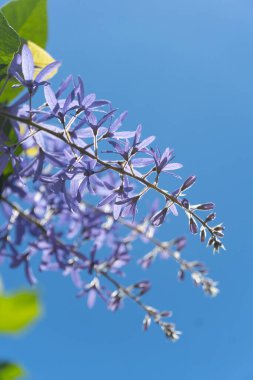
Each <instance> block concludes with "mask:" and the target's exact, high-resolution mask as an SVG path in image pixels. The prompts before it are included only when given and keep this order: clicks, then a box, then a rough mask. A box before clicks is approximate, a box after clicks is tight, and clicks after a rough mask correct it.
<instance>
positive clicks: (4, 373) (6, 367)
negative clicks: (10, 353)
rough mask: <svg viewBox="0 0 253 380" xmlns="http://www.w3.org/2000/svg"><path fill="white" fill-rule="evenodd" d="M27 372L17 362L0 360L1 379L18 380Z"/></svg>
mask: <svg viewBox="0 0 253 380" xmlns="http://www.w3.org/2000/svg"><path fill="white" fill-rule="evenodd" d="M24 375H25V372H24V370H23V368H21V367H19V366H18V365H17V364H14V363H9V362H0V380H16V379H19V378H20V377H23V376H24Z"/></svg>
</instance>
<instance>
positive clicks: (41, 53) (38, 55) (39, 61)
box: [27, 41, 58, 80]
mask: <svg viewBox="0 0 253 380" xmlns="http://www.w3.org/2000/svg"><path fill="white" fill-rule="evenodd" d="M27 45H28V47H29V49H30V50H31V52H32V55H33V60H34V66H35V70H34V78H35V77H36V76H37V75H38V74H39V72H40V71H41V70H42V69H43V68H44V67H45V66H47V65H49V63H52V62H54V61H55V59H54V58H53V57H52V56H51V55H50V54H49V53H48V52H47V51H46V50H44V49H42V48H41V47H40V46H38V45H36V44H35V43H34V42H32V41H27ZM57 71H58V70H57V69H56V70H54V71H52V72H51V74H50V75H49V76H48V77H47V78H45V79H46V80H48V79H50V78H52V77H53V76H54V75H55V74H56V73H57Z"/></svg>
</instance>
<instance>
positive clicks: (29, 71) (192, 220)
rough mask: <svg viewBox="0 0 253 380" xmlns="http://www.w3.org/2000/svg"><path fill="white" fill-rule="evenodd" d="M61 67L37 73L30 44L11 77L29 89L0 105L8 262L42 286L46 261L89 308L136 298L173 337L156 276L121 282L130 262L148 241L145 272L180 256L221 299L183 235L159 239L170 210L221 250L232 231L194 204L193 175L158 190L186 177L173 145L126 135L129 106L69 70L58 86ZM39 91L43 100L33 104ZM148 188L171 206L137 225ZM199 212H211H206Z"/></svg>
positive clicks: (1, 249)
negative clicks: (91, 88) (155, 303)
mask: <svg viewBox="0 0 253 380" xmlns="http://www.w3.org/2000/svg"><path fill="white" fill-rule="evenodd" d="M58 67H59V63H58V62H53V63H51V64H49V65H48V66H46V67H45V68H44V69H42V70H41V71H40V72H39V74H38V75H37V76H36V77H35V79H34V61H33V56H32V54H31V51H30V50H29V48H28V46H27V45H23V48H22V52H21V54H17V55H16V56H15V57H14V59H13V62H12V64H11V65H10V67H9V78H15V79H16V81H17V84H16V85H15V86H22V87H24V89H25V90H26V92H25V94H24V95H23V96H21V97H20V98H19V99H18V100H17V101H16V102H15V103H13V104H11V105H8V106H5V105H1V106H0V117H1V120H2V123H1V128H0V175H1V177H0V186H1V188H0V201H1V202H0V207H1V211H2V213H3V215H4V223H3V226H2V227H1V229H0V258H1V260H2V261H3V260H5V259H8V260H9V261H10V267H11V268H17V267H23V268H24V271H25V274H26V277H27V279H28V281H29V283H30V284H35V283H36V281H37V280H36V277H35V275H34V271H33V269H32V266H33V265H32V264H33V258H34V257H35V256H38V257H40V264H39V270H40V271H61V272H62V273H63V274H64V275H65V276H69V277H70V278H71V279H72V281H73V283H74V284H75V286H76V287H77V288H78V296H79V297H84V296H85V297H87V304H88V306H89V307H92V306H93V305H94V303H95V300H96V298H97V297H99V298H101V299H102V300H103V301H104V302H105V303H106V305H107V307H108V308H109V309H110V310H112V311H114V310H117V309H118V308H119V307H121V306H122V304H123V302H124V300H125V299H126V298H130V299H132V300H133V301H134V302H135V303H136V304H137V305H139V306H140V307H141V308H142V309H143V311H144V314H145V315H144V320H143V328H144V329H145V330H147V328H148V327H149V325H150V323H151V321H153V322H155V323H157V324H158V325H159V326H160V327H161V329H162V331H163V332H164V333H165V335H166V336H167V337H168V338H170V339H171V340H173V341H175V340H177V339H178V338H179V335H180V332H179V331H177V330H176V328H175V326H174V324H172V323H170V322H168V321H167V319H166V318H168V317H170V316H171V313H170V312H168V311H159V310H157V309H155V308H153V307H151V306H149V305H146V304H145V303H144V302H143V298H142V297H143V295H144V294H146V293H147V292H148V291H149V289H150V282H149V281H146V280H143V281H137V282H136V283H134V284H131V285H129V286H127V287H125V286H122V285H121V284H120V282H119V281H118V280H117V279H118V278H121V277H122V276H123V275H124V274H125V271H126V268H127V265H128V263H129V262H130V260H131V259H132V255H131V250H132V248H133V244H134V242H135V241H136V240H137V239H141V240H142V241H143V243H144V244H146V243H150V244H152V245H153V247H154V248H153V249H152V250H151V251H150V252H148V253H146V254H145V255H144V256H143V257H140V258H139V259H138V264H139V265H140V266H141V267H142V268H144V269H146V268H148V267H149V266H150V265H151V264H152V263H153V262H154V261H155V259H156V258H157V257H159V256H160V257H161V258H162V259H173V260H175V261H176V262H177V264H178V278H179V279H181V280H182V279H183V278H184V276H185V273H186V272H189V273H190V275H191V277H192V279H193V281H194V283H195V284H196V285H199V286H201V287H202V288H203V290H204V291H205V292H206V293H207V294H209V295H212V296H214V295H216V294H217V292H218V288H217V283H216V282H214V281H213V280H211V279H210V278H208V277H207V270H206V268H205V267H204V265H203V264H202V263H200V262H198V261H186V260H185V259H183V258H182V249H183V248H184V246H185V243H186V241H185V238H179V239H172V240H170V241H166V242H161V241H159V240H158V239H157V238H156V237H155V234H156V232H157V228H158V227H159V226H161V225H162V224H163V223H164V222H165V220H166V216H167V214H168V213H171V214H173V215H175V216H177V215H178V211H179V210H182V211H183V213H184V214H185V215H186V217H187V219H188V224H189V229H190V231H191V232H192V233H193V234H197V233H198V232H199V234H200V240H201V242H205V241H206V239H207V245H208V246H210V247H212V248H213V250H214V252H218V251H219V249H220V248H224V247H223V245H222V242H221V238H222V237H223V230H224V227H223V225H222V224H218V225H214V226H211V225H210V222H213V220H214V219H215V217H216V215H215V213H214V212H213V208H214V204H213V203H210V202H208V203H202V204H194V205H193V204H191V203H190V201H189V200H188V198H186V191H188V190H189V189H190V187H191V186H192V185H193V184H194V183H195V181H196V177H195V176H190V177H189V178H187V179H186V180H185V181H182V184H181V185H180V186H179V187H177V188H176V189H175V190H174V191H173V192H168V191H167V190H164V189H162V188H161V187H160V186H159V181H160V178H161V176H162V175H163V174H169V175H171V176H176V177H178V178H179V179H180V177H179V176H178V175H176V174H175V173H174V172H175V171H177V170H178V169H180V168H181V167H182V165H181V164H179V163H176V162H174V153H173V150H171V149H169V148H167V149H165V151H164V152H161V151H160V150H159V149H158V148H154V147H152V146H151V144H152V143H153V142H154V140H155V137H154V136H150V137H148V138H144V139H143V138H142V126H141V125H138V127H137V128H136V130H135V131H121V129H120V128H121V127H122V124H123V122H124V120H125V118H126V115H127V113H126V112H123V113H122V114H120V115H117V110H116V109H115V108H113V107H112V104H111V102H109V101H108V100H104V99H102V100H101V99H96V95H95V94H94V93H91V94H89V93H88V94H87V93H86V92H85V88H84V83H83V81H82V79H81V78H80V77H78V78H77V80H74V78H73V77H72V76H71V75H70V76H68V77H67V78H66V79H65V80H64V81H63V82H62V83H61V85H60V86H59V88H58V89H57V90H56V91H54V90H53V89H52V87H51V84H50V83H49V81H48V79H47V78H48V76H49V75H50V74H51V73H52V72H53V71H54V70H56V69H57V68H58ZM39 88H42V89H43V94H44V102H43V103H42V104H40V105H39V106H36V107H35V106H34V104H35V102H36V101H37V98H36V96H35V95H36V94H37V92H38V90H39ZM64 94H65V95H64ZM10 128H11V129H10ZM13 131H14V132H15V139H14V140H13ZM10 136H12V138H10ZM148 192H153V193H155V194H157V195H159V196H160V197H161V198H162V201H163V206H162V207H161V208H158V206H157V203H156V202H154V204H153V206H152V207H151V208H150V210H148V212H147V215H145V216H144V217H143V218H141V220H139V221H138V222H137V221H136V219H137V208H138V207H141V203H142V201H143V198H144V197H145V195H146V194H147V193H148ZM201 212H207V215H206V216H205V217H204V218H202V217H201ZM129 218H130V219H129ZM207 235H208V237H207Z"/></svg>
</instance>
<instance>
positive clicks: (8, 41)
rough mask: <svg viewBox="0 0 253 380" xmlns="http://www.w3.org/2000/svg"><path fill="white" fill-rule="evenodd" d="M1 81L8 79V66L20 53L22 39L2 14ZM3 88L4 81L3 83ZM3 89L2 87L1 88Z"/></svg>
mask: <svg viewBox="0 0 253 380" xmlns="http://www.w3.org/2000/svg"><path fill="white" fill-rule="evenodd" d="M0 36H1V37H0V80H1V79H3V78H4V77H6V74H7V70H8V66H9V65H10V63H11V61H12V58H13V57H14V55H15V53H16V52H17V51H18V49H19V46H20V39H19V36H18V35H17V33H16V32H15V30H14V29H13V28H12V27H11V26H10V25H9V24H8V22H7V20H6V18H5V17H4V15H3V14H2V13H1V12H0ZM1 86H3V81H2V83H1ZM0 88H1V87H0Z"/></svg>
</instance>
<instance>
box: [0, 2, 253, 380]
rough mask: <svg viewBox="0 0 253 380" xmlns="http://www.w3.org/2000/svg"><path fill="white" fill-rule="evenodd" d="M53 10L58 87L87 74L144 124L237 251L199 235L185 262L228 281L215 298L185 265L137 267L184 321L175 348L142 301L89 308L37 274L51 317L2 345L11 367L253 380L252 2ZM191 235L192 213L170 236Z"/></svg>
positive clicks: (10, 276) (160, 302)
mask: <svg viewBox="0 0 253 380" xmlns="http://www.w3.org/2000/svg"><path fill="white" fill-rule="evenodd" d="M0 3H3V2H0ZM48 8H49V9H48V11H49V18H50V25H49V43H48V51H49V52H50V53H51V54H52V55H53V56H54V57H56V58H57V59H60V60H62V61H63V66H62V68H61V70H60V73H59V75H58V79H57V80H59V79H61V78H64V77H65V76H66V75H67V74H69V73H70V72H71V73H73V74H74V75H78V74H80V75H81V76H82V77H83V78H84V79H85V83H86V87H87V89H88V91H95V92H96V93H97V94H98V96H99V97H103V98H107V99H111V100H112V102H113V104H114V106H116V107H118V108H119V109H120V110H122V111H123V110H125V109H127V110H128V111H129V117H128V119H127V121H126V123H125V126H126V128H127V129H130V128H131V129H133V128H135V127H136V125H137V124H138V123H139V122H142V124H143V126H144V131H145V132H144V134H145V135H146V136H147V135H150V134H156V136H157V143H158V144H159V145H160V147H161V148H165V147H166V146H167V145H168V146H170V147H174V148H175V150H176V155H177V161H179V162H182V163H183V164H184V169H183V170H182V174H183V176H184V177H187V176H188V175H190V174H196V175H197V176H198V182H197V184H196V185H195V187H194V188H193V189H192V190H191V193H190V194H191V199H192V200H194V201H196V202H199V201H215V203H216V205H217V212H218V215H219V220H220V221H224V223H225V225H226V227H227V230H226V240H225V244H226V247H227V251H226V252H224V253H222V254H220V255H216V256H213V255H212V253H211V251H210V250H206V249H205V247H204V246H201V245H200V243H199V242H198V241H197V239H196V238H193V237H191V236H190V234H189V233H188V232H187V235H188V236H189V244H188V247H187V249H186V250H185V252H184V255H185V257H186V258H187V257H190V258H192V257H195V258H198V259H200V260H203V261H205V262H207V264H208V267H209V269H210V275H211V276H212V277H214V278H215V279H218V280H219V283H220V288H221V292H220V295H219V296H218V297H217V298H215V299H210V298H208V297H206V296H205V295H204V294H202V292H201V290H200V289H196V288H195V287H194V286H193V285H192V283H191V280H190V279H189V278H187V279H186V281H185V282H184V283H178V282H177V280H176V266H175V265H173V263H170V262H163V261H158V262H157V263H156V264H155V266H154V268H153V269H151V271H150V273H147V272H145V273H142V272H141V271H140V270H136V272H135V270H134V271H133V273H132V276H133V277H134V276H135V275H136V276H137V275H138V276H141V277H142V278H147V277H148V276H150V277H151V278H152V280H153V283H154V285H153V288H152V291H151V293H150V295H149V296H147V300H148V302H149V303H150V304H153V305H154V306H157V307H159V308H169V309H172V310H173V311H174V315H173V320H174V321H175V322H176V323H177V327H178V328H179V329H181V330H183V336H182V338H181V340H180V341H179V342H178V343H176V344H172V343H170V342H169V341H167V340H166V339H164V337H163V335H162V333H161V332H160V330H159V328H157V327H156V326H153V327H152V328H151V329H150V331H149V332H148V333H146V334H144V333H143V332H142V330H141V321H142V317H143V315H142V312H141V311H140V310H139V309H138V308H137V307H136V306H135V305H134V304H132V303H130V302H126V305H125V307H124V309H123V310H122V311H119V312H118V313H115V314H113V313H109V312H108V311H107V310H106V309H105V307H104V305H103V304H102V303H100V302H99V303H98V304H97V305H96V307H95V308H94V309H92V310H88V309H87V308H86V305H85V301H84V300H76V299H75V289H74V287H73V286H72V284H71V282H70V280H69V279H68V278H62V277H61V276H60V275H59V274H55V273H52V274H41V275H40V278H39V279H40V285H39V289H40V293H41V296H42V300H43V304H44V315H43V317H42V318H41V319H40V321H39V322H38V323H37V324H36V325H35V326H33V327H32V328H30V329H29V331H28V332H26V333H25V334H22V335H21V336H19V337H17V338H13V339H10V338H1V340H0V354H1V357H3V356H4V357H6V358H9V359H13V360H19V361H20V362H21V363H23V364H24V366H25V367H26V368H27V369H28V370H29V372H30V378H31V379H35V380H45V379H61V380H65V379H85V378H91V377H92V379H102V378H106V379H107V378H110V379H111V380H114V379H115V380H116V379H118V378H120V379H121V380H124V379H129V378H131V379H154V378H157V377H158V376H159V377H161V378H173V379H180V380H184V379H187V380H188V379H194V380H200V379H203V378H204V379H205V380H211V379H218V380H219V379H230V380H246V379H253V363H252V354H253V349H252V312H253V304H252V290H253V284H252V268H253V258H252V257H253V252H252V189H251V185H252V163H253V160H252V158H253V149H252V138H253V130H252V126H253V114H252V103H253V86H252V84H253V70H252V68H253V44H252V39H253V22H252V21H253V3H252V1H250V0H238V1H235V0H211V1H210V0H205V1H203V0H199V1H197V0H191V1H188V0H177V1H175V0H174V1H172V0H156V1H152V0H145V1H144V0H137V1H136V0H135V1H133V0H121V1H116V0H107V1H103V0H97V1H95V2H88V1H81V0H80V1H78V0H72V1H71V2H70V1H65V2H63V1H60V0H49V7H48ZM168 181H169V179H168ZM168 187H169V183H168ZM171 222H173V223H171ZM186 230H187V226H186V220H185V218H184V217H183V216H182V217H181V218H180V219H178V220H176V221H175V219H171V218H169V220H168V224H167V226H166V228H165V229H163V230H162V231H161V233H160V237H161V239H168V238H170V237H173V236H174V234H178V235H181V234H182V232H184V231H186ZM145 249H147V248H146V247H145ZM137 250H141V253H143V246H141V245H139V246H137ZM144 253H145V252H144ZM138 254H140V252H139V253H138ZM3 277H4V282H5V285H6V287H7V289H9V290H10V289H16V288H17V287H19V286H20V285H22V284H23V283H24V277H23V273H21V272H18V271H10V270H7V269H5V270H4V272H3ZM129 281H130V280H129Z"/></svg>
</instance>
